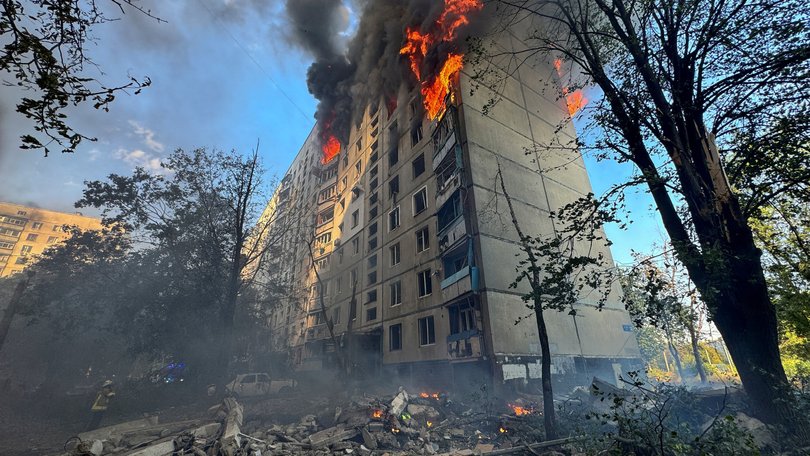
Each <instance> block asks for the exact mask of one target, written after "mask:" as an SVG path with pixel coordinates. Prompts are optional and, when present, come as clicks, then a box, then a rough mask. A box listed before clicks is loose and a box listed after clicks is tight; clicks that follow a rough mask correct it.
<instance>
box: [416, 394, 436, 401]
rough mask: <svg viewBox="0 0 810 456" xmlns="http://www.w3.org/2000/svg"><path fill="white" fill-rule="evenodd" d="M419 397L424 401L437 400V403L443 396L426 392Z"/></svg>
mask: <svg viewBox="0 0 810 456" xmlns="http://www.w3.org/2000/svg"><path fill="white" fill-rule="evenodd" d="M419 397H421V398H422V399H435V400H437V401H438V400H440V399H441V394H439V393H425V392H422V393H419Z"/></svg>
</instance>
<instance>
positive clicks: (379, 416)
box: [371, 409, 383, 420]
mask: <svg viewBox="0 0 810 456" xmlns="http://www.w3.org/2000/svg"><path fill="white" fill-rule="evenodd" d="M371 418H373V419H375V420H381V419H382V418H383V411H382V410H380V409H374V410H372V411H371Z"/></svg>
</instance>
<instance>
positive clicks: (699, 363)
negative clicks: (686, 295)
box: [686, 322, 708, 383]
mask: <svg viewBox="0 0 810 456" xmlns="http://www.w3.org/2000/svg"><path fill="white" fill-rule="evenodd" d="M686 329H687V330H688V331H689V340H690V342H692V355H694V357H695V369H697V372H698V375H699V376H700V383H706V382H707V381H708V379H707V378H706V369H705V368H704V367H703V358H701V357H700V347H699V345H698V337H697V331H695V328H694V326H693V325H692V323H691V322H690V323H689V324H687V325H686Z"/></svg>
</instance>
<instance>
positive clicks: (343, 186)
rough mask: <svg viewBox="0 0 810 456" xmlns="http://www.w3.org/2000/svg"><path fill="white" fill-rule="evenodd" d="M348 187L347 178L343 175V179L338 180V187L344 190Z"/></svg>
mask: <svg viewBox="0 0 810 456" xmlns="http://www.w3.org/2000/svg"><path fill="white" fill-rule="evenodd" d="M348 187H349V178H348V177H345V176H344V177H343V179H341V180H340V189H341V190H346V189H347V188H348Z"/></svg>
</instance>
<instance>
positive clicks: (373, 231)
mask: <svg viewBox="0 0 810 456" xmlns="http://www.w3.org/2000/svg"><path fill="white" fill-rule="evenodd" d="M375 234H377V222H374V223H372V224H371V225H369V226H368V235H369V236H374V235H375Z"/></svg>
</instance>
